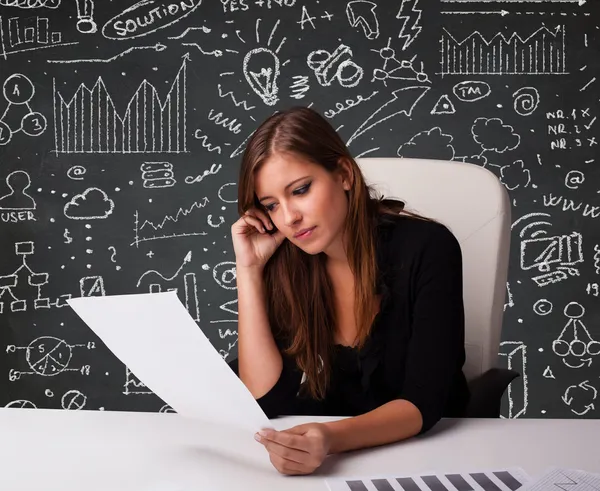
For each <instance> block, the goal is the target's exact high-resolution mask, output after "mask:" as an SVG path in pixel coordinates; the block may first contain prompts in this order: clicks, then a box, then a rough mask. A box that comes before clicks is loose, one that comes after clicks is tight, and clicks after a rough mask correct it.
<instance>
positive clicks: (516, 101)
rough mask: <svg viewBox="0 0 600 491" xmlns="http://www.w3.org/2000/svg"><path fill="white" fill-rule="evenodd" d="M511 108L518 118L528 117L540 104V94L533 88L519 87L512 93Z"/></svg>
mask: <svg viewBox="0 0 600 491" xmlns="http://www.w3.org/2000/svg"><path fill="white" fill-rule="evenodd" d="M512 96H513V107H514V109H515V112H516V113H517V114H518V115H520V116H529V115H531V114H533V113H534V112H535V110H536V109H537V107H538V104H539V103H540V93H539V92H538V90H537V89H536V88H535V87H521V88H520V89H519V90H517V91H515V92H513V95H512Z"/></svg>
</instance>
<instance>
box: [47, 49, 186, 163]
mask: <svg viewBox="0 0 600 491" xmlns="http://www.w3.org/2000/svg"><path fill="white" fill-rule="evenodd" d="M189 60H190V57H189V53H186V54H185V55H183V62H182V64H181V67H180V68H179V71H178V72H177V76H176V77H175V79H174V81H173V84H172V85H171V88H170V90H169V92H168V94H167V96H166V97H165V99H164V103H163V102H161V100H160V98H159V96H158V90H157V89H156V88H155V86H154V85H152V84H151V83H149V82H148V81H147V80H144V81H143V82H142V83H141V84H140V85H139V87H138V88H137V90H136V91H135V93H134V95H133V96H132V97H131V99H130V100H129V103H128V104H127V109H126V111H125V113H124V115H123V116H122V117H121V116H120V115H119V113H118V112H117V110H116V108H115V105H114V103H113V100H112V97H111V95H110V93H109V91H108V89H107V88H106V85H105V84H104V81H103V80H102V77H98V80H97V81H96V83H95V84H94V86H93V87H92V88H91V89H89V88H88V87H87V86H86V85H85V84H83V83H82V84H81V85H80V86H79V88H78V89H77V90H76V92H75V94H74V95H73V96H72V98H71V99H70V100H69V101H68V102H67V101H66V100H65V98H64V97H63V95H62V93H61V92H59V91H58V90H57V88H56V85H57V84H56V79H54V80H53V92H54V140H55V146H56V150H55V151H56V152H57V153H182V152H186V151H187V149H186V142H187V138H186V133H187V129H186V121H187V114H186V111H187V109H186V101H187V89H186V65H187V62H188V61H189ZM98 135H102V136H100V137H99V136H98Z"/></svg>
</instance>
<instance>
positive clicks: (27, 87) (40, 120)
mask: <svg viewBox="0 0 600 491" xmlns="http://www.w3.org/2000/svg"><path fill="white" fill-rule="evenodd" d="M2 94H3V95H4V98H5V99H6V101H7V102H8V105H7V106H6V109H5V111H4V113H3V114H2V116H1V117H0V145H6V144H7V143H8V142H10V140H11V139H12V136H13V134H15V133H18V132H19V131H22V132H23V133H25V134H26V135H28V136H39V135H41V134H42V133H43V132H44V131H45V130H46V126H47V121H46V117H45V116H44V115H43V114H42V113H39V112H35V111H33V110H32V109H31V106H30V105H29V101H30V100H31V99H32V98H33V95H34V94H35V87H34V86H33V83H32V82H31V80H29V78H27V77H26V76H25V75H23V74H21V73H15V74H13V75H11V76H10V77H8V78H7V79H6V80H5V81H4V85H3V86H2ZM20 106H24V107H25V108H26V110H27V112H26V113H25V115H24V116H23V117H22V118H21V120H20V126H19V127H18V128H14V127H11V125H10V124H9V123H7V122H6V119H11V120H13V119H18V118H14V117H11V112H15V111H18V110H19V107H20ZM13 126H16V125H14V124H13Z"/></svg>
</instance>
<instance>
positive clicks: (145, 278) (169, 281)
mask: <svg viewBox="0 0 600 491" xmlns="http://www.w3.org/2000/svg"><path fill="white" fill-rule="evenodd" d="M191 262H192V251H189V252H188V253H187V254H186V256H185V257H184V258H183V262H182V263H181V266H179V269H177V271H175V273H174V274H173V275H171V276H170V277H165V276H163V275H162V274H161V273H159V272H158V271H156V270H154V269H152V270H148V271H146V272H145V273H143V274H142V275H141V276H140V277H139V279H138V281H137V283H136V287H137V288H142V289H143V290H147V291H148V293H160V292H163V291H165V292H166V291H174V292H176V293H177V294H178V296H179V299H180V300H181V301H182V302H183V304H184V305H185V307H186V309H187V310H188V312H189V314H190V316H191V317H192V319H194V320H195V321H196V322H199V321H200V302H199V298H198V285H197V282H196V273H193V272H188V273H185V274H183V275H182V274H181V273H182V272H183V270H184V269H189V265H190V264H191ZM157 277H158V278H157ZM159 278H160V279H159ZM182 287H183V288H182Z"/></svg>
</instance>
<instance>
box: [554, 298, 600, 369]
mask: <svg viewBox="0 0 600 491" xmlns="http://www.w3.org/2000/svg"><path fill="white" fill-rule="evenodd" d="M564 314H565V316H566V317H567V318H568V319H569V320H568V321H567V323H566V325H565V327H564V328H563V330H562V331H561V333H560V334H559V336H558V337H557V338H556V339H555V340H554V341H553V342H552V351H553V352H554V354H556V355H557V356H560V357H561V359H562V362H563V363H564V364H565V365H566V366H567V367H569V368H581V367H583V366H588V367H590V366H591V365H592V361H593V358H592V357H593V356H597V355H598V354H600V342H598V341H596V340H594V339H593V338H592V335H591V334H590V331H588V329H587V327H586V326H585V324H584V323H583V321H581V320H580V319H581V318H582V317H583V314H585V309H584V308H583V306H582V305H581V304H580V303H578V302H569V303H568V304H567V305H566V306H565V309H564ZM567 357H570V359H571V360H574V362H573V363H569V362H568V361H567ZM575 363H576V364H575Z"/></svg>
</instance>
